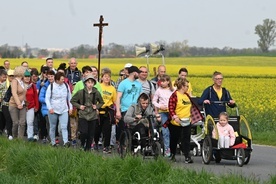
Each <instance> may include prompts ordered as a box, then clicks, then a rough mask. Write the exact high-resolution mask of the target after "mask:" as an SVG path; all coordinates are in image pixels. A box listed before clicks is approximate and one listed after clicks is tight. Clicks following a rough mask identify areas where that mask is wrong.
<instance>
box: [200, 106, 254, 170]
mask: <svg viewBox="0 0 276 184" xmlns="http://www.w3.org/2000/svg"><path fill="white" fill-rule="evenodd" d="M211 103H221V104H224V105H225V104H226V103H228V102H226V101H215V102H211ZM234 108H235V110H236V114H235V115H230V116H229V120H228V123H229V124H230V125H232V127H233V129H234V132H235V135H236V140H235V144H234V145H233V146H231V147H229V148H220V146H219V143H218V142H219V141H218V140H219V135H218V130H217V126H216V123H218V121H219V120H218V118H213V117H212V116H210V115H208V116H207V117H206V119H205V123H204V135H205V137H204V139H203V143H202V161H203V163H204V164H209V163H210V162H211V161H212V160H214V161H215V162H216V163H220V162H221V159H225V160H236V161H237V165H238V166H240V167H242V166H243V165H244V164H248V163H249V161H250V157H251V152H252V150H253V149H252V135H251V130H250V127H249V124H248V122H247V120H246V119H245V117H244V116H243V115H239V111H238V106H237V105H236V106H235V107H234ZM213 131H215V135H216V136H213Z"/></svg>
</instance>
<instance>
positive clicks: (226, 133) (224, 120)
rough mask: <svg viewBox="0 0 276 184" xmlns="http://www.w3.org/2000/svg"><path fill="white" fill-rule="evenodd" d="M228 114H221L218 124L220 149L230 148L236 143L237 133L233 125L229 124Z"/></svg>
mask: <svg viewBox="0 0 276 184" xmlns="http://www.w3.org/2000/svg"><path fill="white" fill-rule="evenodd" d="M228 119H229V117H228V114H227V113H226V112H221V113H220V114H219V122H218V123H217V129H218V135H219V147H220V148H229V147H230V146H233V145H234V143H235V139H236V136H235V132H234V129H233V127H232V126H231V125H229V124H228Z"/></svg>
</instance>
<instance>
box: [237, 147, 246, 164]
mask: <svg viewBox="0 0 276 184" xmlns="http://www.w3.org/2000/svg"><path fill="white" fill-rule="evenodd" d="M244 160H245V153H244V149H242V148H239V149H238V150H237V164H238V165H239V166H240V167H242V166H243V164H244Z"/></svg>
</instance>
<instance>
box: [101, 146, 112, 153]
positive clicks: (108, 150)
mask: <svg viewBox="0 0 276 184" xmlns="http://www.w3.org/2000/svg"><path fill="white" fill-rule="evenodd" d="M103 153H111V150H110V149H109V148H108V147H105V148H104V149H103Z"/></svg>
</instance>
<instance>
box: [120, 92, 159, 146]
mask: <svg viewBox="0 0 276 184" xmlns="http://www.w3.org/2000/svg"><path fill="white" fill-rule="evenodd" d="M154 112H155V111H154V108H153V107H152V106H151V105H150V104H149V96H148V95H147V94H146V93H141V95H140V96H139V98H138V103H137V104H135V105H131V106H130V108H129V109H128V110H127V112H126V114H125V116H124V122H125V123H126V125H127V127H128V128H129V129H130V130H131V134H132V135H133V134H134V133H135V132H138V133H139V134H140V135H139V136H140V138H141V147H142V148H143V147H145V145H146V139H145V138H149V137H150V136H151V135H150V131H149V128H152V127H150V123H149V119H148V117H149V116H150V115H154V114H155V113H154ZM155 118H156V119H155V120H156V121H155V122H157V121H158V122H160V121H161V117H160V115H159V114H156V115H155ZM155 126H156V125H153V127H155Z"/></svg>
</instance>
